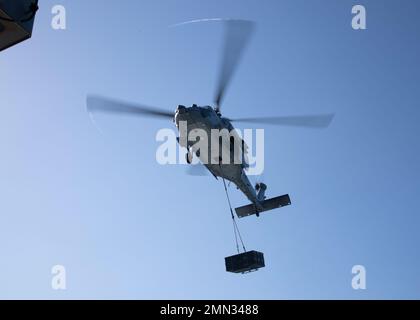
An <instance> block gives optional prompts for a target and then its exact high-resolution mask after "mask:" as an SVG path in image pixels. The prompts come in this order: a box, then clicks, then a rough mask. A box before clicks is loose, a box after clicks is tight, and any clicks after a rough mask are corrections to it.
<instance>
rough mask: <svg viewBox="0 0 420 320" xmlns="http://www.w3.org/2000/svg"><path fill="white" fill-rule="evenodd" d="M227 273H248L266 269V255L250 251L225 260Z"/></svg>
mask: <svg viewBox="0 0 420 320" xmlns="http://www.w3.org/2000/svg"><path fill="white" fill-rule="evenodd" d="M225 264H226V271H228V272H233V273H246V272H251V271H257V270H258V269H259V268H264V267H265V263H264V254H263V253H262V252H258V251H248V252H244V253H240V254H237V255H234V256H230V257H226V258H225Z"/></svg>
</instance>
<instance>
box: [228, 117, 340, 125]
mask: <svg viewBox="0 0 420 320" xmlns="http://www.w3.org/2000/svg"><path fill="white" fill-rule="evenodd" d="M333 118H334V114H319V115H305V116H289V117H264V118H240V119H229V120H230V121H234V122H249V123H261V124H273V125H281V126H297V127H308V128H326V127H328V126H329V125H330V123H331V121H332V120H333Z"/></svg>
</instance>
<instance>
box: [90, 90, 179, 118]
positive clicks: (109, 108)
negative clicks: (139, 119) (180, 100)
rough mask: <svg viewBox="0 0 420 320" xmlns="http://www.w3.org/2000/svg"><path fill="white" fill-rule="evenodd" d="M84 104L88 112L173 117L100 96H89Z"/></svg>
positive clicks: (155, 110)
mask: <svg viewBox="0 0 420 320" xmlns="http://www.w3.org/2000/svg"><path fill="white" fill-rule="evenodd" d="M86 104H87V110H88V111H89V112H96V111H101V112H108V113H118V114H127V115H138V116H149V117H156V118H167V119H172V118H173V117H174V112H170V111H166V110H162V109H159V108H154V107H148V106H143V105H139V104H134V103H129V102H124V101H120V100H115V99H109V98H105V97H100V96H93V95H89V96H88V97H87V99H86Z"/></svg>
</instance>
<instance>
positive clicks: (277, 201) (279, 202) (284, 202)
mask: <svg viewBox="0 0 420 320" xmlns="http://www.w3.org/2000/svg"><path fill="white" fill-rule="evenodd" d="M290 204H291V202H290V197H289V195H288V194H285V195H283V196H280V197H275V198H271V199H267V200H264V201H262V202H261V206H262V207H263V209H262V210H257V208H256V206H255V204H249V205H247V206H243V207H239V208H236V209H235V211H236V215H237V216H238V217H239V218H243V217H247V216H250V215H253V214H257V213H258V214H259V213H261V212H264V211H268V210H272V209H276V208H281V207H284V206H288V205H290Z"/></svg>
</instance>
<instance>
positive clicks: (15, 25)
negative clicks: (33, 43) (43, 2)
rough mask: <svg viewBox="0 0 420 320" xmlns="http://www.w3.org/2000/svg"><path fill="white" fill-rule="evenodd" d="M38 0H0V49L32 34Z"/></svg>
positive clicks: (8, 46)
mask: <svg viewBox="0 0 420 320" xmlns="http://www.w3.org/2000/svg"><path fill="white" fill-rule="evenodd" d="M37 11H38V0H0V51H3V50H5V49H7V48H10V47H11V46H14V45H15V44H17V43H19V42H22V41H24V40H26V39H29V38H30V37H31V36H32V28H33V25H34V20H35V14H36V12H37Z"/></svg>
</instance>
